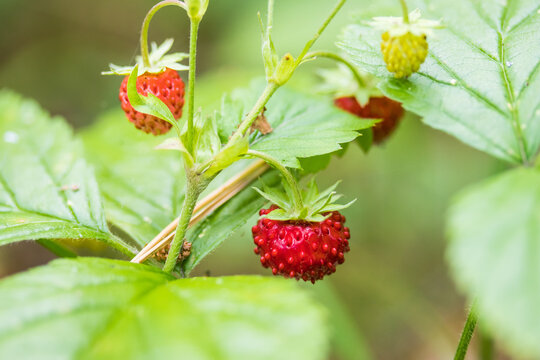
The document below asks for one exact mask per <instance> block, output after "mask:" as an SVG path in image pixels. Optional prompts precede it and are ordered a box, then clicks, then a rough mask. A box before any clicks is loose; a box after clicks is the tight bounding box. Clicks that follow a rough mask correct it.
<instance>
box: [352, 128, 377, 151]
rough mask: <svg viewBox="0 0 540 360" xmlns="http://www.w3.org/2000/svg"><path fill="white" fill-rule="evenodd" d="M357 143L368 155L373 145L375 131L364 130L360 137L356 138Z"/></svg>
mask: <svg viewBox="0 0 540 360" xmlns="http://www.w3.org/2000/svg"><path fill="white" fill-rule="evenodd" d="M356 143H357V144H358V146H360V149H362V151H363V152H364V153H366V154H367V153H368V152H369V149H371V146H372V145H373V130H372V129H365V130H362V131H361V132H360V136H359V137H357V138H356Z"/></svg>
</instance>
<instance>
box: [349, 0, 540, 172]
mask: <svg viewBox="0 0 540 360" xmlns="http://www.w3.org/2000/svg"><path fill="white" fill-rule="evenodd" d="M409 5H410V6H418V7H420V8H421V10H422V11H423V12H424V13H425V17H426V18H434V19H437V18H442V19H443V22H444V24H445V25H446V28H445V29H442V30H435V32H434V34H433V36H430V37H428V41H429V55H428V58H427V60H426V62H425V63H424V64H423V65H422V67H421V68H420V71H419V72H418V73H416V74H414V75H412V76H411V77H410V78H409V79H406V80H398V79H394V78H393V76H392V75H391V74H390V73H389V72H388V71H387V70H386V68H385V65H384V62H383V60H382V55H381V51H380V43H381V34H380V32H378V31H376V30H375V29H372V28H370V27H368V26H367V25H365V24H364V23H359V24H356V25H351V26H349V27H348V28H347V29H346V30H345V33H344V39H343V41H342V42H340V43H339V45H340V46H341V47H342V48H343V49H345V50H346V51H347V52H348V53H349V55H350V56H351V58H352V59H353V61H354V62H355V63H356V64H357V65H358V66H359V67H361V68H362V69H364V70H366V71H368V72H370V73H372V74H374V75H376V76H378V77H380V78H381V79H382V82H381V84H380V89H381V90H382V91H383V93H384V94H385V95H387V96H388V97H390V98H392V99H395V100H397V101H400V102H402V103H403V105H404V107H405V108H406V109H408V110H411V111H413V112H415V113H418V114H420V115H422V116H423V117H424V122H425V123H426V124H428V125H430V126H432V127H434V128H437V129H440V130H442V131H445V132H447V133H449V134H451V135H453V136H455V137H457V138H458V139H459V140H461V141H463V142H465V143H467V144H468V145H470V146H473V147H475V148H477V149H479V150H482V151H485V152H487V153H489V154H491V155H493V156H496V157H498V158H500V159H503V160H506V161H509V162H513V163H530V162H532V160H533V158H534V156H535V155H536V153H537V152H538V149H539V147H540V97H538V93H539V92H540V76H538V74H539V69H540V60H539V59H540V32H539V31H537V29H538V27H539V26H540V13H539V12H538V10H539V6H538V2H537V1H535V0H521V1H508V2H500V1H496V0H488V1H481V2H480V1H471V2H465V1H462V2H460V3H459V6H456V4H455V1H452V0H441V1H434V0H425V1H411V2H410V4H409Z"/></svg>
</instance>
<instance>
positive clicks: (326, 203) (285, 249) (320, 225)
mask: <svg viewBox="0 0 540 360" xmlns="http://www.w3.org/2000/svg"><path fill="white" fill-rule="evenodd" d="M284 186H285V193H283V192H279V191H277V190H275V189H268V188H265V191H264V192H263V191H261V190H259V189H256V190H257V191H258V192H259V193H260V194H261V195H263V196H264V197H265V198H267V199H269V200H271V201H272V202H274V203H275V204H274V205H272V206H271V207H270V208H268V209H262V210H261V211H260V212H259V215H261V218H260V219H259V221H258V222H257V224H256V225H255V226H253V228H252V232H253V241H254V242H255V245H256V247H255V249H254V251H255V254H257V255H259V256H260V261H261V264H262V265H263V266H264V267H266V268H271V269H272V273H273V274H274V275H278V274H280V275H283V276H284V277H286V278H295V279H297V280H299V279H302V280H304V281H308V280H310V281H311V282H312V283H315V281H317V280H321V279H322V278H323V277H324V276H325V275H330V274H332V273H334V272H335V271H336V266H337V264H342V263H343V262H344V261H345V253H346V252H348V251H349V238H350V232H349V228H347V227H345V226H344V224H345V217H344V216H343V215H341V214H340V213H339V212H338V210H341V209H344V208H345V207H347V206H349V205H350V204H351V203H352V202H351V203H349V204H346V205H338V204H334V201H335V200H337V199H338V198H339V197H340V195H336V193H335V192H334V189H335V187H336V186H337V184H336V185H334V186H332V187H331V188H329V189H327V190H325V191H323V192H322V193H319V191H318V189H317V186H316V185H315V182H314V181H311V182H310V183H309V185H308V189H307V190H306V191H305V192H303V193H302V196H301V197H302V201H301V204H300V205H299V204H293V203H291V201H289V200H288V194H290V193H291V191H290V188H287V186H288V185H286V184H284Z"/></svg>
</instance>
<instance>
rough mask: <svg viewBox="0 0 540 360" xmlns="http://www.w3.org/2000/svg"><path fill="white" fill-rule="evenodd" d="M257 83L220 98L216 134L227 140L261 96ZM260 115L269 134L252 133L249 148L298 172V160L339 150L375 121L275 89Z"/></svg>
mask: <svg viewBox="0 0 540 360" xmlns="http://www.w3.org/2000/svg"><path fill="white" fill-rule="evenodd" d="M262 89H263V86H261V83H260V82H257V81H256V82H253V83H252V85H251V87H250V88H247V89H239V90H236V91H234V92H233V93H232V94H231V95H228V96H226V97H224V99H223V101H222V106H221V111H220V114H219V115H218V124H219V126H220V128H219V132H220V136H221V137H222V139H227V138H228V137H229V136H230V135H231V134H232V132H233V131H234V130H235V129H236V127H237V126H238V124H239V123H240V119H241V118H242V117H243V115H244V114H246V113H247V111H248V107H249V106H251V105H252V104H253V103H254V102H255V100H254V99H255V98H256V96H258V95H259V94H260V93H261V92H262ZM266 108H267V111H266V112H265V113H264V115H265V117H266V119H267V121H268V122H269V124H270V125H271V126H272V129H273V131H272V132H271V133H269V134H267V135H262V134H260V133H259V132H255V133H254V134H252V135H251V137H250V148H251V149H253V150H258V151H261V152H264V153H267V154H269V155H271V156H273V157H274V158H276V159H277V160H279V161H280V162H281V163H282V164H283V165H285V166H288V167H293V168H299V167H300V162H299V161H298V158H308V157H312V156H317V155H323V154H328V153H331V152H334V151H336V150H339V149H341V146H340V144H342V143H347V142H349V141H352V140H354V139H355V138H356V137H357V136H358V130H362V129H366V128H369V127H371V126H373V125H374V124H375V123H376V120H367V119H359V118H358V117H356V116H354V115H351V114H348V113H346V112H344V111H341V110H339V109H337V108H336V107H334V106H333V105H332V103H331V102H326V101H324V100H321V99H320V98H316V97H312V96H308V95H304V94H300V93H297V92H294V91H291V90H288V89H279V90H278V91H277V93H276V94H275V95H274V96H273V97H272V99H271V100H270V101H269V102H268V105H267V106H266Z"/></svg>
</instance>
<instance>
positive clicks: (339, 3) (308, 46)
mask: <svg viewBox="0 0 540 360" xmlns="http://www.w3.org/2000/svg"><path fill="white" fill-rule="evenodd" d="M346 1H347V0H340V1H339V2H338V3H337V4H336V6H335V7H334V9H333V10H332V12H331V13H330V15H329V16H328V17H327V18H326V20H325V21H324V23H323V24H322V25H321V27H320V28H319V30H317V32H316V33H315V35H314V36H313V38H312V39H311V40H309V41H308V42H307V43H306V45H305V46H304V49H303V50H302V52H301V53H300V55H299V56H298V58H297V59H296V63H295V67H297V66H298V65H300V63H301V62H302V60H304V57H305V56H306V54H307V53H308V51H309V49H311V47H312V46H313V44H315V41H317V39H318V38H319V37H320V36H321V34H322V33H323V31H324V30H325V29H326V27H327V26H328V24H330V21H332V19H333V18H334V17H335V16H336V14H337V13H338V11H339V10H340V9H341V8H342V7H343V5H345V2H346Z"/></svg>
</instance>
